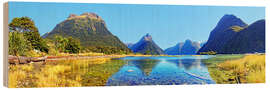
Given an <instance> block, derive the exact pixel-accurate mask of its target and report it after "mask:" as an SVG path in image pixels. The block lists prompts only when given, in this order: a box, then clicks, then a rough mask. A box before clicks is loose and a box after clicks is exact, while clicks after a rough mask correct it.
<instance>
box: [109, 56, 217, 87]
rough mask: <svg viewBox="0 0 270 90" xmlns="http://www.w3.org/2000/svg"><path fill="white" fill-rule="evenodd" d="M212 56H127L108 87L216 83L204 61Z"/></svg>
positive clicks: (111, 78) (110, 79)
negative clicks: (125, 61)
mask: <svg viewBox="0 0 270 90" xmlns="http://www.w3.org/2000/svg"><path fill="white" fill-rule="evenodd" d="M211 57H213V56H182V57H165V56H158V57H157V56H156V57H124V58H119V59H116V60H127V64H126V65H124V66H123V67H122V68H121V69H120V70H119V71H118V72H117V73H115V74H114V75H112V76H111V77H110V78H109V79H108V81H107V85H109V86H111V85H112V86H115V85H117V86H119V85H181V84H213V83H215V82H214V81H213V80H212V79H211V77H210V75H209V72H208V69H207V67H206V66H205V65H204V64H203V63H202V62H201V61H202V60H203V59H207V58H211Z"/></svg>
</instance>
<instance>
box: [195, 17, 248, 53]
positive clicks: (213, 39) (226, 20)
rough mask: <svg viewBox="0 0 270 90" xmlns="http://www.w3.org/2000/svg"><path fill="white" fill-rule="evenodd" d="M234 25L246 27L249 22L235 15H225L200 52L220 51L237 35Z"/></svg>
mask: <svg viewBox="0 0 270 90" xmlns="http://www.w3.org/2000/svg"><path fill="white" fill-rule="evenodd" d="M233 26H239V27H245V26H247V24H245V23H244V22H243V21H242V20H241V19H239V18H237V17H236V16H234V15H224V16H223V17H222V18H221V20H220V21H219V22H218V24H217V26H216V27H215V28H214V29H213V30H212V31H211V33H210V36H209V38H208V41H207V42H206V44H204V45H203V47H202V48H201V49H200V50H199V51H198V53H199V52H207V51H215V52H220V50H221V48H222V47H224V45H225V43H226V42H227V41H228V40H230V39H232V37H234V35H236V33H237V32H236V31H234V30H233V29H232V28H231V27H233Z"/></svg>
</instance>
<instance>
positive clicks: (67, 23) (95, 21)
mask: <svg viewBox="0 0 270 90" xmlns="http://www.w3.org/2000/svg"><path fill="white" fill-rule="evenodd" d="M54 35H60V36H63V37H73V38H77V39H79V40H80V41H81V45H82V46H83V47H85V48H89V49H92V50H94V51H99V52H102V51H104V50H105V51H110V50H117V51H121V52H130V49H128V48H127V47H126V46H125V44H124V43H122V42H121V41H120V39H119V38H118V37H117V36H114V35H113V34H112V33H111V32H110V31H109V30H108V28H107V27H106V24H105V21H104V20H103V19H102V18H101V17H100V16H98V15H97V14H95V13H83V14H81V15H75V14H70V16H69V17H68V18H67V19H66V20H64V21H62V22H61V23H59V24H57V25H56V27H55V28H54V29H53V30H52V31H51V32H50V33H48V35H47V36H46V38H53V37H54ZM44 37H45V36H44ZM105 48H107V49H105ZM100 49H104V50H100Z"/></svg>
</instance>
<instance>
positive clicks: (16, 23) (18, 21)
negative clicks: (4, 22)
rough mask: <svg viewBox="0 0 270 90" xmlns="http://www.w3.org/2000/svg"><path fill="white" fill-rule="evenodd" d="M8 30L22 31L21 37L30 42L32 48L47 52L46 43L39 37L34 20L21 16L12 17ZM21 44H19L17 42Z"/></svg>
mask: <svg viewBox="0 0 270 90" xmlns="http://www.w3.org/2000/svg"><path fill="white" fill-rule="evenodd" d="M9 30H10V32H17V33H22V34H23V37H24V38H25V39H26V40H27V41H28V42H27V43H30V44H31V46H32V48H34V49H37V50H40V51H42V52H46V53H48V50H49V48H48V45H47V44H46V42H45V41H44V40H43V39H42V38H41V37H40V34H39V32H38V29H37V27H36V26H35V23H34V21H32V20H31V19H30V18H29V17H21V18H14V19H12V21H11V23H10V24H9ZM18 45H21V44H18Z"/></svg>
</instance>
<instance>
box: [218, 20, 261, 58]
mask: <svg viewBox="0 0 270 90" xmlns="http://www.w3.org/2000/svg"><path fill="white" fill-rule="evenodd" d="M256 52H258V53H265V20H259V21H256V22H255V23H253V24H251V25H249V26H248V27H246V28H244V29H243V30H241V31H240V32H238V33H237V34H236V35H235V36H234V37H233V38H232V39H231V40H229V41H228V42H227V43H226V44H225V45H224V47H223V48H222V49H221V52H220V53H223V54H231V53H234V54H242V53H256Z"/></svg>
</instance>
